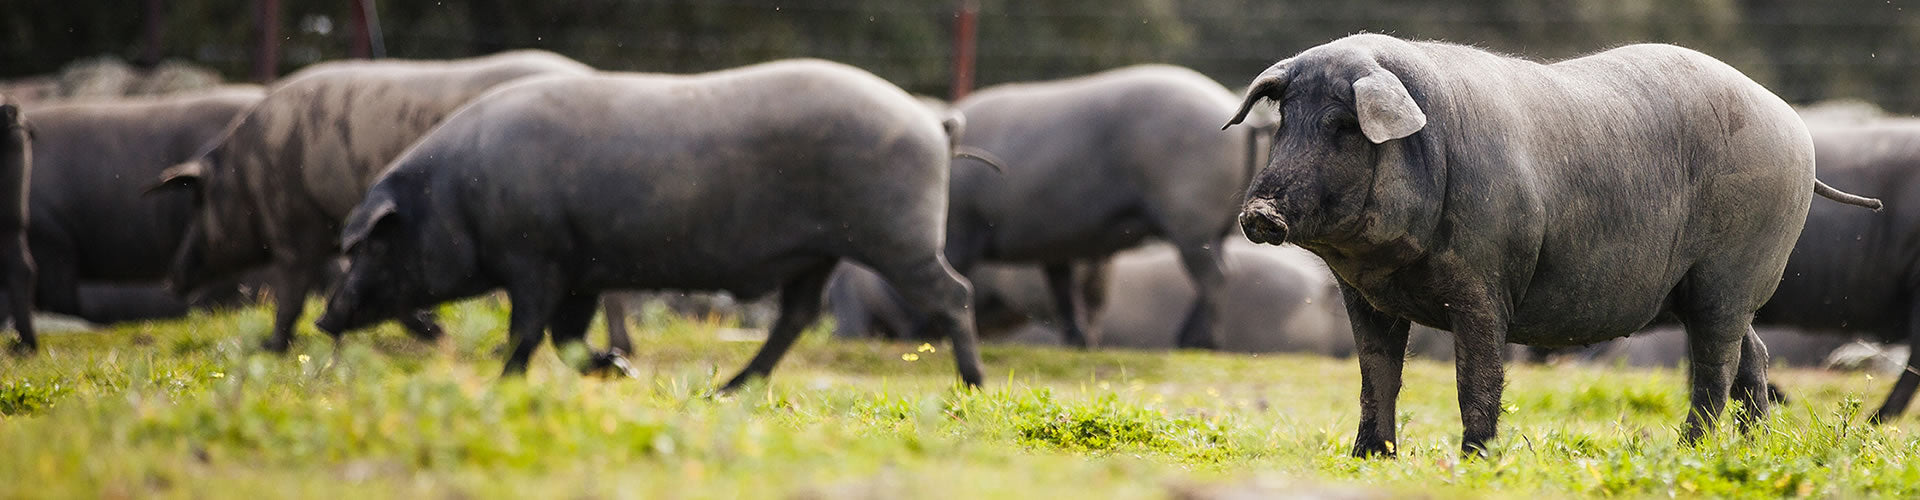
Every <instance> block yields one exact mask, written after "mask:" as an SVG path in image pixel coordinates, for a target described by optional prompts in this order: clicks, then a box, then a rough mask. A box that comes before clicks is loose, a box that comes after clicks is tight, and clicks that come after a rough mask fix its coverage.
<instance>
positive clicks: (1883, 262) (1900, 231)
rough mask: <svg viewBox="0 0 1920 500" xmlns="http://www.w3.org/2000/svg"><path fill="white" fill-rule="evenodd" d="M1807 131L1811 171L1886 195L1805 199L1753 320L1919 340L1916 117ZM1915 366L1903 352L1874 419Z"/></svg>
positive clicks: (1904, 397) (1918, 374) (1911, 378)
mask: <svg viewBox="0 0 1920 500" xmlns="http://www.w3.org/2000/svg"><path fill="white" fill-rule="evenodd" d="M1812 133H1813V146H1814V151H1815V152H1816V153H1817V155H1816V157H1815V163H1816V164H1818V165H1819V167H1820V176H1821V177H1824V178H1826V180H1828V181H1830V182H1832V183H1833V186H1834V187H1837V188H1840V189H1846V190H1858V191H1864V192H1874V193H1875V194H1878V195H1881V196H1883V197H1886V198H1889V199H1892V200H1894V203H1893V204H1892V205H1891V206H1890V207H1889V208H1888V210H1887V211H1886V212H1884V213H1869V212H1865V211H1862V210H1854V209H1850V208H1849V207H1841V206H1835V205H1831V204H1815V205H1814V206H1813V209H1812V210H1811V211H1809V212H1807V225H1806V230H1805V231H1802V232H1801V233H1800V240H1799V242H1798V243H1796V244H1795V245H1794V247H1793V257H1792V258H1790V259H1788V260H1787V268H1786V273H1785V275H1784V276H1783V277H1782V278H1781V281H1780V289H1779V291H1776V292H1774V294H1773V299H1772V300H1769V301H1767V304H1766V306H1764V307H1761V308H1760V311H1759V314H1758V315H1757V316H1755V318H1754V322H1755V323H1756V324H1763V325H1781V326H1794V327H1799V328H1804V329H1807V330H1809V331H1816V332H1826V333H1831V334H1836V335H1852V334H1855V333H1860V334H1866V335H1868V336H1869V337H1870V338H1872V339H1874V340H1878V341H1881V342H1889V343H1891V342H1901V341H1905V342H1908V344H1909V345H1910V346H1912V345H1920V238H1916V236H1920V120H1915V119H1899V120H1882V121H1877V122H1872V123H1866V124H1854V125H1845V124H1841V125H1831V126H1815V127H1813V128H1812ZM1916 370H1920V359H1913V358H1909V359H1908V360H1907V370H1906V371H1904V372H1902V373H1901V374H1900V381H1899V382H1897V383H1896V384H1894V387H1893V390H1892V392H1891V393H1890V394H1888V395H1887V400H1886V402H1885V403H1884V404H1882V405H1881V406H1880V409H1879V411H1876V412H1874V415H1873V417H1872V420H1873V421H1874V422H1884V421H1887V420H1890V419H1893V418H1896V417H1899V416H1900V414H1901V413H1902V412H1904V411H1906V408H1907V404H1908V403H1909V402H1911V401H1912V398H1913V392H1914V389H1915V387H1916V386H1920V371H1916Z"/></svg>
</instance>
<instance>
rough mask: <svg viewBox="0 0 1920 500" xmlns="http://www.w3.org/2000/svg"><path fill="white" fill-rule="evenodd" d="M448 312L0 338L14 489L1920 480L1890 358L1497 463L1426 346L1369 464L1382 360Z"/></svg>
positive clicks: (1680, 396)
mask: <svg viewBox="0 0 1920 500" xmlns="http://www.w3.org/2000/svg"><path fill="white" fill-rule="evenodd" d="M444 318H445V322H446V324H447V325H448V327H449V329H450V330H451V331H452V332H453V335H452V336H451V338H450V339H449V340H448V341H447V342H445V343H444V344H442V345H437V346H436V345H426V344H421V343H418V342H416V341H414V340H412V339H410V338H408V337H407V336H406V335H405V334H404V333H402V332H400V331H399V330H398V329H397V328H395V327H392V326H387V327H382V328H380V329H378V330H376V331H372V332H361V333H357V334H354V335H351V336H349V337H348V338H347V341H346V342H345V343H344V344H343V345H342V346H341V348H340V349H339V350H338V352H336V351H335V346H334V345H333V343H332V342H330V341H328V340H327V339H326V338H325V337H324V336H321V335H318V334H316V333H314V332H313V331H311V330H307V331H304V332H302V335H301V341H300V343H298V344H296V346H295V350H294V352H293V353H292V354H289V355H286V356H272V355H264V354H258V353H255V352H253V350H252V349H251V347H252V346H253V345H254V343H255V342H256V341H257V340H258V339H259V337H260V336H261V335H263V334H264V332H265V330H266V329H267V325H268V322H269V320H268V317H267V314H266V312H265V311H263V310H259V309H248V310H243V311H238V312H234V313H228V314H216V315H204V316H196V317H193V318H190V319H188V320H185V321H177V322H157V323H148V324H135V325H129V326H125V327H122V328H118V329H115V330H113V331H110V332H103V333H86V334H68V335H51V336H48V337H47V338H45V339H44V340H43V344H44V347H45V350H44V352H43V353H42V354H41V355H40V356H37V357H33V358H27V359H21V358H0V497H8V498H11V497H56V498H72V497H79V498H98V497H128V496H135V497H147V496H165V497H190V498H206V497H212V498H229V497H258V496H261V494H263V493H264V494H267V495H268V496H276V497H278V496H293V497H349V496H348V495H352V496H351V497H349V498H359V497H361V496H367V497H381V498H384V497H407V498H411V497H423V496H424V497H519V496H538V497H586V496H595V497H635V498H767V497H776V498H777V497H801V498H978V497H981V496H983V495H984V496H990V497H1021V498H1160V497H1165V496H1167V495H1169V494H1173V493H1181V494H1195V493H1205V492H1208V491H1214V490H1215V489H1220V488H1226V489H1233V488H1254V489H1255V490H1254V491H1267V492H1269V493H1271V492H1273V491H1280V490H1284V489H1291V488H1302V487H1307V488H1335V489H1346V488H1358V489H1361V490H1378V491H1377V492H1378V493H1383V494H1387V495H1405V494H1415V495H1431V496H1435V497H1443V498H1444V497H1481V496H1492V497H1507V498H1516V497H1518V498H1525V497H1548V498H1559V497H1567V496H1576V495H1598V496H1618V497H1628V498H1639V497H1669V496H1682V497H1693V496H1701V497H1707V496H1711V497H1723V496H1730V497H1748V498H1763V497H1777V496H1810V497H1842V498H1856V497H1888V498H1903V497H1904V498H1912V497H1916V496H1920V463H1916V462H1915V461H1914V460H1912V459H1911V457H1914V456H1915V451H1916V440H1915V439H1914V437H1913V436H1914V433H1915V431H1916V425H1915V424H1914V420H1916V419H1915V418H1909V419H1905V420H1902V421H1900V422H1898V423H1896V424H1894V425H1888V426H1878V427H1876V426H1868V425H1866V424H1865V423H1864V421H1865V417H1864V415H1863V409H1862V408H1863V400H1865V401H1866V402H1867V403H1864V405H1871V404H1877V403H1878V400H1879V398H1880V397H1881V395H1882V394H1883V391H1885V390H1886V389H1887V387H1888V384H1890V383H1891V382H1892V381H1891V380H1888V379H1885V378H1872V377H1868V376H1866V375H1862V374H1846V373H1826V372H1812V371H1791V370H1776V371H1775V377H1774V378H1775V380H1776V381H1778V382H1780V383H1781V385H1782V386H1784V387H1786V388H1787V389H1788V390H1790V391H1791V394H1792V395H1793V396H1794V398H1795V401H1794V403H1793V404H1792V405H1790V406H1787V407H1785V408H1783V409H1781V411H1778V412H1776V413H1775V414H1774V415H1773V416H1772V417H1771V418H1769V419H1768V420H1767V421H1766V425H1765V426H1764V427H1761V428H1758V429H1756V430H1755V431H1754V432H1751V433H1748V434H1744V435H1743V434H1741V433H1739V432H1736V431H1732V430H1726V431H1723V432H1719V433H1717V434H1715V435H1714V436H1712V437H1711V438H1709V439H1708V440H1706V441H1705V442H1704V443H1702V444H1701V445H1699V446H1697V447H1685V446H1681V445H1679V444H1678V442H1677V441H1678V437H1677V436H1678V433H1677V430H1676V429H1677V428H1678V425H1679V423H1680V421H1681V417H1682V415H1683V414H1684V411H1685V410H1684V409H1685V403H1686V401H1685V397H1686V396H1685V394H1686V392H1685V391H1684V390H1683V387H1682V382H1681V376H1680V374H1679V372H1678V371H1676V370H1672V369H1667V370H1652V371H1647V370H1633V369H1625V368H1617V367H1580V366H1554V367H1515V368H1511V369H1510V370H1509V376H1508V384H1507V391H1506V396H1505V399H1506V401H1507V414H1506V415H1505V416H1504V417H1503V419H1502V421H1501V424H1500V432H1501V437H1500V438H1499V439H1498V440H1497V441H1495V442H1494V443H1493V447H1494V450H1493V453H1492V456H1491V457H1490V458H1488V459H1485V460H1469V461H1462V460H1460V459H1459V458H1458V453H1457V449H1458V446H1459V445H1458V442H1459V437H1458V435H1459V431H1460V423H1459V416H1458V415H1459V413H1458V409H1457V406H1456V404H1455V402H1454V389H1453V376H1452V373H1453V371H1452V367H1451V366H1450V365H1443V364H1436V363H1430V362H1422V361H1413V362H1411V363H1410V365H1409V367H1408V369H1407V375H1408V377H1407V383H1406V386H1405V389H1404V390H1403V393H1402V395H1401V401H1400V412H1401V413H1400V429H1401V430H1400V436H1401V439H1402V441H1401V443H1398V446H1399V450H1400V453H1401V456H1400V458H1399V459H1397V460H1360V459H1353V458H1348V457H1347V456H1346V452H1347V448H1348V445H1349V443H1350V440H1351V439H1352V433H1353V429H1354V427H1355V426H1356V425H1357V423H1358V417H1357V413H1358V403H1357V401H1356V395H1357V394H1358V385H1359V375H1358V368H1357V367H1356V365H1355V363H1354V362H1353V361H1352V360H1343V359H1325V358H1316V357H1307V356H1237V355H1216V354H1207V353H1188V352H1183V353H1171V354H1169V353H1152V352H1125V351H1103V352H1091V353H1081V352H1074V351H1066V350H1059V349H1046V348H1031V347H1022V346H1011V345H995V346H990V347H988V348H987V349H986V351H985V353H984V357H985V360H986V363H987V370H988V373H989V374H990V376H989V380H988V385H987V387H986V388H985V389H983V390H980V391H977V392H976V391H964V390H958V389H956V388H955V387H954V385H955V383H954V382H955V376H954V373H953V366H952V362H951V358H950V357H948V352H947V350H946V348H945V346H931V347H934V348H935V350H936V351H935V352H921V346H920V345H919V344H917V343H916V344H893V343H878V342H836V341H833V340H831V339H829V338H828V336H827V335H826V334H825V333H824V332H820V331H816V332H812V333H810V334H809V336H808V337H807V339H806V340H804V341H802V342H801V343H800V345H799V346H797V347H796V348H795V349H794V351H793V353H792V354H791V355H790V356H789V357H788V358H787V360H786V361H785V362H784V363H783V364H782V365H781V366H780V367H779V369H778V370H776V372H775V375H774V378H773V380H772V381H771V382H769V383H765V384H756V385H754V386H751V387H750V388H749V389H747V390H744V391H742V392H740V393H738V394H736V395H733V396H730V397H724V398H712V397H709V396H708V394H709V392H710V388H712V387H714V386H715V385H716V384H717V383H718V382H719V381H722V380H725V378H724V377H727V376H731V375H732V373H733V371H734V370H736V369H738V368H739V367H740V366H741V365H742V364H743V363H745V361H746V359H747V358H748V357H749V356H750V355H751V353H752V351H753V349H754V348H755V347H757V343H753V342H725V341H720V340H715V338H714V337H715V335H714V331H715V329H716V327H717V325H714V324H711V323H705V322H699V321H692V320H680V319H674V318H660V317H653V318H650V319H649V320H648V321H646V322H644V323H645V324H644V325H642V329H641V332H643V333H642V335H641V336H640V337H639V338H637V339H635V340H636V343H637V349H638V350H639V351H640V352H638V353H637V354H636V355H635V359H634V362H635V366H636V367H637V368H638V369H639V371H640V372H641V374H642V378H640V379H638V380H630V379H601V378H592V377H581V376H578V375H576V374H574V373H573V372H572V371H571V370H569V369H567V368H566V366H565V365H564V364H563V363H561V362H560V361H559V358H558V357H556V356H555V355H554V354H553V353H552V351H551V349H546V350H543V351H542V353H541V354H540V356H539V357H538V358H537V360H536V363H535V364H534V366H533V369H532V370H531V373H530V375H529V376H528V377H527V378H525V379H524V380H501V379H499V378H498V377H497V371H498V370H499V367H500V363H501V362H500V357H499V356H498V355H496V354H494V352H495V350H496V349H497V348H498V347H499V345H500V344H501V342H502V336H503V334H502V333H501V329H502V327H503V325H504V324H505V322H506V313H505V310H504V307H503V306H502V305H501V304H500V303H498V302H497V301H494V300H481V301H476V302H471V303H466V304H460V305H456V306H452V307H448V308H446V310H445V311H444ZM597 336H598V335H597V334H596V338H597ZM910 358H917V359H911V360H910ZM1726 427H1732V426H1730V425H1729V426H1726ZM1258 488H1268V489H1267V490H1258Z"/></svg>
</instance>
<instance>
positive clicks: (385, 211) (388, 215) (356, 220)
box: [340, 194, 399, 252]
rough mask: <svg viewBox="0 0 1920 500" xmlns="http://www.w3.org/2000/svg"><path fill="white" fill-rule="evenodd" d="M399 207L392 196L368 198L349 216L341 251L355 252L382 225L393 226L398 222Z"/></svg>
mask: <svg viewBox="0 0 1920 500" xmlns="http://www.w3.org/2000/svg"><path fill="white" fill-rule="evenodd" d="M398 211H399V207H397V206H396V205H394V203H393V197H392V196H382V195H379V194H376V195H373V196H369V197H367V201H366V202H365V203H363V204H361V205H360V207H359V208H355V209H354V210H353V214H352V215H349V216H347V227H346V228H345V229H342V230H341V231H340V251H342V252H346V251H349V250H353V247H355V246H358V245H359V244H360V243H361V242H364V241H367V237H368V236H370V235H372V234H373V230H374V229H378V228H379V227H380V226H381V225H382V224H391V223H392V222H393V221H396V220H398V219H397V217H398V215H397V212H398Z"/></svg>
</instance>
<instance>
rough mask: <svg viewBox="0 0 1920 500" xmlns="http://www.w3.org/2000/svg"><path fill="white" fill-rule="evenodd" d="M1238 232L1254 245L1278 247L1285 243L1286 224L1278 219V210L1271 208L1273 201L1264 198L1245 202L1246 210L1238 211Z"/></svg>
mask: <svg viewBox="0 0 1920 500" xmlns="http://www.w3.org/2000/svg"><path fill="white" fill-rule="evenodd" d="M1240 230H1241V232H1244V233H1246V234H1247V240H1249V241H1252V242H1254V243H1265V244H1268V245H1278V244H1281V243H1285V242H1286V241H1287V223H1286V222H1285V221H1283V220H1281V219H1280V210H1279V209H1277V208H1275V207H1274V206H1273V200H1270V199H1266V198H1256V199H1254V200H1253V201H1249V202H1247V206H1246V208H1244V209H1242V210H1241V211H1240Z"/></svg>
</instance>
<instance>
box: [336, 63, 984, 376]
mask: <svg viewBox="0 0 1920 500" xmlns="http://www.w3.org/2000/svg"><path fill="white" fill-rule="evenodd" d="M948 148H949V144H948V140H947V136H946V134H945V133H944V132H943V131H942V130H941V124H940V118H939V117H936V116H935V115H934V114H933V113H930V112H928V111H927V110H926V109H924V108H922V107H920V105H918V104H916V103H914V101H913V99H912V98H911V97H909V96H908V95H907V93H906V92H904V91H901V90H900V89H899V88H898V87H894V86H893V85H891V84H889V83H887V82H886V81H884V80H881V79H879V78H877V77H875V76H873V75H871V74H869V73H866V72H864V71H860V70H858V69H855V68H852V67H848V66H845V65H841V64H836V63H830V62H825V61H817V60H798V61H783V62H773V63H767V64H760V65H755V66H748V67H744V68H737V69H733V70H727V71H719V72H714V73H706V74H699V75H689V76H670V75H645V74H618V75H616V74H606V75H599V76H588V77H571V78H543V79H538V80H533V81H528V82H524V83H519V84H514V85H512V86H511V87H508V88H503V89H501V90H499V91H498V92H494V93H492V94H489V95H487V96H486V97H484V98H482V99H480V100H477V101H475V102H474V104H473V105H471V106H468V107H466V108H464V109H462V110H461V111H460V112H459V113H457V114H455V115H454V116H452V117H449V118H448V119H447V121H446V123H445V124H443V125H442V126H440V127H439V128H437V129H435V130H434V131H433V132H432V133H430V134H428V135H427V136H426V137H424V138H422V139H421V140H420V142H419V144H417V145H415V146H414V147H413V148H412V149H411V150H409V151H408V152H407V154H406V155H404V156H402V157H400V158H399V159H398V160H395V161H394V164H393V168H392V170H390V171H388V172H387V173H386V174H385V175H384V176H382V177H381V179H380V180H379V182H377V183H375V184H374V186H373V188H372V189H371V190H369V191H368V193H367V196H366V200H365V201H364V202H362V203H361V204H360V206H359V207H358V208H355V209H354V212H353V215H352V217H350V218H349V219H348V220H347V224H346V227H345V229H344V230H343V232H342V235H341V242H342V243H341V244H342V246H343V248H345V251H346V253H347V256H348V259H349V262H350V265H349V267H348V271H347V275H346V277H345V279H344V281H342V283H341V285H340V286H339V287H338V288H336V289H335V291H334V292H333V294H332V296H331V297H330V298H329V299H328V302H327V308H326V312H325V314H323V315H322V316H321V318H320V320H319V321H318V322H317V323H316V325H317V326H319V327H320V329H322V330H325V331H327V332H329V333H332V334H334V335H336V336H337V335H339V334H340V332H343V331H346V330H349V329H353V328H357V327H359V326H362V325H366V324H368V323H371V322H374V321H380V320H383V319H386V318H391V317H394V316H397V315H401V314H405V312H406V311H408V310H410V309H412V308H417V307H422V306H428V305H432V304H434V303H438V302H444V301H449V300H456V299H460V298H463V297H469V296H473V295H476V294H480V293H484V292H486V291H488V290H491V289H494V288H496V287H503V288H505V289H506V292H507V297H508V299H509V300H511V301H512V304H513V311H512V317H511V319H510V320H509V323H510V326H509V337H510V339H511V340H510V342H511V343H512V354H511V355H510V356H509V357H508V359H507V362H506V366H505V372H506V373H508V374H517V373H521V372H524V371H525V370H526V367H527V360H528V359H529V357H530V356H532V354H533V352H534V350H535V349H536V348H538V347H539V345H540V341H541V339H542V332H543V331H544V330H545V329H547V328H548V327H549V326H550V327H551V328H552V335H553V339H554V342H555V343H556V345H567V344H573V343H577V342H579V341H580V340H581V338H582V337H583V336H584V335H585V334H586V330H587V324H588V323H589V322H590V321H591V320H592V318H593V314H594V308H595V305H596V304H598V301H599V297H600V295H601V293H602V292H603V291H605V290H618V289H632V288H642V289H674V290H724V291H726V292H728V293H731V294H733V295H734V296H736V297H740V298H742V299H743V300H752V299H753V298H755V297H758V296H761V295H763V294H766V293H769V292H772V291H775V290H776V289H777V290H778V291H779V292H780V316H779V318H778V319H776V320H774V324H773V327H772V328H771V331H770V332H769V333H768V338H767V342H766V343H765V344H764V345H762V346H761V348H760V352H759V353H758V354H757V355H755V356H754V358H753V361H752V362H751V363H749V364H748V365H747V367H746V369H744V370H742V371H741V372H740V374H739V375H737V376H735V377H734V378H733V379H732V380H730V381H728V382H727V384H726V386H725V389H734V388H738V387H739V386H740V385H741V384H743V383H745V382H746V381H747V380H750V379H753V378H757V377H760V376H765V375H767V374H768V373H769V372H770V371H771V370H772V369H773V366H774V365H775V364H776V363H777V362H779V360H780V358H781V357H782V356H783V355H784V354H785V353H786V351H787V350H788V348H790V347H792V346H793V343H794V340H795V339H797V338H798V337H799V335H800V332H801V330H802V329H804V328H805V327H806V326H807V325H808V324H811V323H813V321H814V319H815V318H817V317H818V316H819V313H820V302H821V300H820V294H821V289H822V287H824V286H826V283H827V278H828V276H829V275H830V274H832V272H833V270H834V267H835V265H836V264H838V263H839V262H840V261H841V259H847V260H851V261H854V262H858V263H861V264H863V265H866V266H868V267H870V268H872V269H875V270H878V271H879V272H880V274H881V275H882V276H884V277H885V278H886V279H887V280H888V282H891V283H895V284H897V285H898V289H899V290H900V294H901V296H902V297H904V298H905V302H906V303H907V304H908V305H909V308H910V309H911V310H912V311H913V312H914V313H915V316H917V317H919V318H921V321H920V322H919V323H920V324H923V325H926V326H927V327H929V328H931V329H933V330H934V331H937V332H940V333H941V334H943V335H946V336H948V337H949V338H951V339H952V341H953V351H954V358H955V361H956V362H957V365H958V368H959V371H960V376H961V379H962V380H964V381H965V382H966V383H967V384H968V385H977V384H979V383H980V376H981V374H980V365H979V355H978V353H977V352H976V351H975V345H974V331H973V318H972V315H971V314H970V313H968V312H967V305H968V300H969V295H970V293H969V291H968V289H967V284H966V281H965V280H963V279H961V278H960V277H959V275H958V274H956V273H955V272H954V271H953V269H952V268H951V267H950V266H949V265H948V264H947V261H946V258H945V257H944V256H942V255H941V253H940V249H941V242H942V235H943V233H942V228H943V227H944V224H943V223H944V218H945V217H946V214H947V206H946V204H947V180H948V174H947V172H948V169H949V165H950V162H951V159H950V157H949V154H950V153H949V151H948ZM596 357H597V358H598V359H596V360H595V361H596V362H605V361H607V358H605V357H604V356H596Z"/></svg>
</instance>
